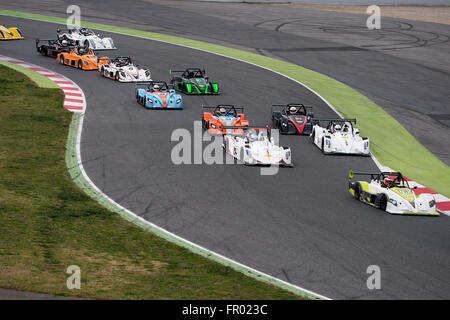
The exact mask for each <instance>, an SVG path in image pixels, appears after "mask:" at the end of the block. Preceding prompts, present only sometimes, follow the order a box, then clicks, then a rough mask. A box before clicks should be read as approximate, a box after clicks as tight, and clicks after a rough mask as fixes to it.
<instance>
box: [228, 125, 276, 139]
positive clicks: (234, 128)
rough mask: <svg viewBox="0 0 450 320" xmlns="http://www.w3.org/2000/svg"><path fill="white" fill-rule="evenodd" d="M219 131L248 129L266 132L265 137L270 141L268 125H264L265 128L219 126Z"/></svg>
mask: <svg viewBox="0 0 450 320" xmlns="http://www.w3.org/2000/svg"><path fill="white" fill-rule="evenodd" d="M220 129H226V130H227V129H231V130H243V131H246V130H250V129H253V130H266V132H267V136H268V137H269V139H270V127H269V126H268V125H266V126H265V127H262V126H261V127H258V126H245V127H239V126H221V127H220ZM224 135H225V133H224Z"/></svg>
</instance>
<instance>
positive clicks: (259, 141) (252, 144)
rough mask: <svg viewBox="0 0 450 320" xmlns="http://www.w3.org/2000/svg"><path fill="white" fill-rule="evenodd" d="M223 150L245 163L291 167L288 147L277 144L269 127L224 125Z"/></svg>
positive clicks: (290, 155) (290, 154)
mask: <svg viewBox="0 0 450 320" xmlns="http://www.w3.org/2000/svg"><path fill="white" fill-rule="evenodd" d="M223 129H225V130H226V132H227V133H226V134H224V136H223V148H224V150H225V152H227V153H228V154H230V155H231V156H233V157H234V158H236V159H238V160H240V161H242V162H243V163H244V164H246V165H279V166H286V167H292V166H293V164H292V153H291V148H289V147H280V146H277V145H276V144H275V142H274V139H273V137H271V136H270V128H269V127H268V126H267V127H266V128H258V127H233V126H224V127H223Z"/></svg>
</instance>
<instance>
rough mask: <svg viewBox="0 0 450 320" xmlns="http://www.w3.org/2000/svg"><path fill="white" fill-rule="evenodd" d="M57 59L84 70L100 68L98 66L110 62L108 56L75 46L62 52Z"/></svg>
mask: <svg viewBox="0 0 450 320" xmlns="http://www.w3.org/2000/svg"><path fill="white" fill-rule="evenodd" d="M56 59H57V60H58V61H59V62H60V63H62V64H65V65H68V66H71V67H75V68H78V69H82V70H98V67H99V66H101V65H102V64H106V63H107V62H108V59H109V58H108V57H101V58H99V57H97V56H96V55H95V53H94V51H91V50H86V49H84V48H80V47H78V48H75V49H73V50H71V51H70V52H61V53H59V54H58V55H57V56H56Z"/></svg>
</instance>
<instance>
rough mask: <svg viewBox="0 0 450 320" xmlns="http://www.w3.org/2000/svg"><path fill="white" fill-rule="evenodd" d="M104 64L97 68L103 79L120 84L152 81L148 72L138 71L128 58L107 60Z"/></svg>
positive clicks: (144, 70)
mask: <svg viewBox="0 0 450 320" xmlns="http://www.w3.org/2000/svg"><path fill="white" fill-rule="evenodd" d="M107 60H108V61H107V63H106V64H102V65H100V66H99V69H98V72H100V73H101V74H102V75H103V76H104V77H106V78H111V79H115V80H117V81H120V82H136V81H152V78H151V76H150V71H149V70H147V69H139V68H138V66H137V65H135V64H134V63H132V61H131V58H129V57H117V58H114V59H107Z"/></svg>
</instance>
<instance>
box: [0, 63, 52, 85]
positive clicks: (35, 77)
mask: <svg viewBox="0 0 450 320" xmlns="http://www.w3.org/2000/svg"><path fill="white" fill-rule="evenodd" d="M0 65H4V66H6V67H8V68H11V69H14V70H17V71H19V72H21V73H23V74H25V75H26V76H27V77H28V78H30V79H31V80H32V81H33V82H34V83H36V84H37V85H38V86H39V87H41V88H58V86H57V84H56V83H54V82H53V81H52V80H50V79H49V78H47V77H45V76H43V75H42V74H40V73H38V72H36V71H33V70H30V69H27V68H25V67H22V66H20V65H17V64H14V63H9V62H6V61H3V60H0Z"/></svg>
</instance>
